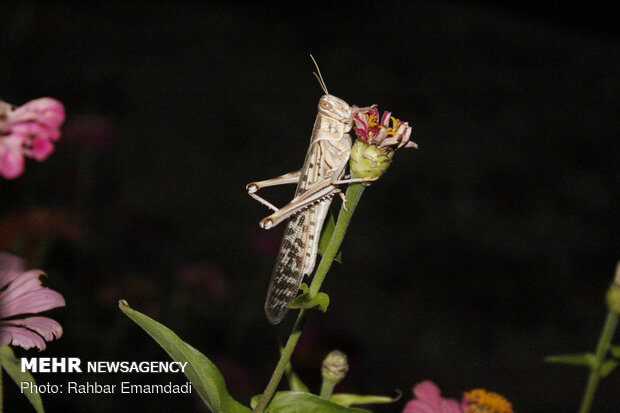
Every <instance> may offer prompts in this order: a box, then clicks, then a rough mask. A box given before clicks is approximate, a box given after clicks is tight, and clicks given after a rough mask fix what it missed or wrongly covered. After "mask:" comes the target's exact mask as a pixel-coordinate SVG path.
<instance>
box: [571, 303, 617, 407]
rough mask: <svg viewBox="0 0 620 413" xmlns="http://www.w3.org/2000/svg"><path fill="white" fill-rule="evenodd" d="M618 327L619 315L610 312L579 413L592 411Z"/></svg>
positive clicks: (597, 347)
mask: <svg viewBox="0 0 620 413" xmlns="http://www.w3.org/2000/svg"><path fill="white" fill-rule="evenodd" d="M617 326H618V315H617V314H615V313H614V312H613V311H610V312H609V314H607V319H606V320H605V326H604V327H603V331H602V332H601V336H600V337H599V340H598V344H597V346H596V354H595V360H594V364H593V365H592V368H591V370H590V377H589V378H588V384H587V386H586V390H585V392H584V395H583V399H582V401H581V408H580V409H579V413H587V412H589V411H590V407H591V406H592V401H593V400H594V393H595V392H596V388H597V387H598V382H599V380H600V378H601V377H600V371H601V366H602V365H603V361H604V360H605V356H606V355H607V351H609V346H610V345H611V340H612V338H613V336H614V332H615V331H616V327H617Z"/></svg>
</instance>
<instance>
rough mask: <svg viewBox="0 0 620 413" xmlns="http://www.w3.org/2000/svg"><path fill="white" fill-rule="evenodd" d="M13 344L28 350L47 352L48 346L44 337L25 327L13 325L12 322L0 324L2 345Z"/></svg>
mask: <svg viewBox="0 0 620 413" xmlns="http://www.w3.org/2000/svg"><path fill="white" fill-rule="evenodd" d="M9 344H12V345H14V346H21V347H23V348H25V349H26V350H28V349H31V348H33V347H37V348H38V349H39V350H45V347H46V344H45V340H43V337H41V336H40V335H39V334H37V333H36V332H34V331H32V330H29V329H27V328H24V327H19V326H16V325H12V324H11V323H10V322H7V321H1V322H0V345H3V346H6V345H9Z"/></svg>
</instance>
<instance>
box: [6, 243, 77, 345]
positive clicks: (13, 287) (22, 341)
mask: <svg viewBox="0 0 620 413" xmlns="http://www.w3.org/2000/svg"><path fill="white" fill-rule="evenodd" d="M42 274H43V272H42V271H40V270H29V271H26V265H25V262H24V260H22V259H21V258H18V257H15V256H13V255H11V254H7V253H5V252H0V345H1V346H5V345H8V344H12V345H14V346H21V347H23V348H25V349H30V348H32V347H37V348H38V349H39V350H45V347H46V344H45V342H46V341H51V340H53V339H54V338H59V337H60V336H61V335H62V327H61V326H60V324H58V322H57V321H55V320H52V319H51V318H48V317H39V316H27V317H24V318H19V317H18V316H20V315H24V314H36V313H40V312H41V311H47V310H50V309H52V308H56V307H63V306H64V305H65V299H64V298H63V296H62V295H60V293H58V292H56V291H54V290H51V289H49V288H46V287H43V286H41V282H40V280H39V277H40V276H41V275H42ZM16 317H17V318H16Z"/></svg>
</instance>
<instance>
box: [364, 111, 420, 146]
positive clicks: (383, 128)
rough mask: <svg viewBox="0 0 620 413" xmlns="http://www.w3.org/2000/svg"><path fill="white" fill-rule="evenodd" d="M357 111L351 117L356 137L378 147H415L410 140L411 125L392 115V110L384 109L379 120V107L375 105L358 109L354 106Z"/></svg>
mask: <svg viewBox="0 0 620 413" xmlns="http://www.w3.org/2000/svg"><path fill="white" fill-rule="evenodd" d="M353 109H354V110H355V111H356V112H357V113H356V114H355V116H354V117H353V122H354V123H355V126H354V127H353V129H355V133H356V134H357V137H358V138H360V139H361V140H363V141H364V142H366V143H367V144H368V145H376V146H378V147H380V148H390V147H391V148H393V147H394V146H396V147H397V148H402V147H403V146H404V147H405V148H417V147H418V145H417V144H416V143H415V142H410V141H409V138H410V137H411V126H409V123H407V122H402V121H400V120H399V119H396V118H395V117H393V116H392V112H388V111H385V112H383V116H381V122H379V109H377V106H376V105H372V106H371V107H370V108H364V109H360V108H358V107H357V106H354V107H353Z"/></svg>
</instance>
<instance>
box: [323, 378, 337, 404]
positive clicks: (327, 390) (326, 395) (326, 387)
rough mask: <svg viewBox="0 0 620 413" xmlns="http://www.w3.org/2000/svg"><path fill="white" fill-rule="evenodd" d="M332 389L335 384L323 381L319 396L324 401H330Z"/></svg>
mask: <svg viewBox="0 0 620 413" xmlns="http://www.w3.org/2000/svg"><path fill="white" fill-rule="evenodd" d="M334 387H336V383H335V382H333V381H329V380H323V383H322V384H321V393H319V396H321V398H323V399H325V400H330V399H331V398H332V393H333V392H334Z"/></svg>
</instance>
